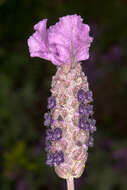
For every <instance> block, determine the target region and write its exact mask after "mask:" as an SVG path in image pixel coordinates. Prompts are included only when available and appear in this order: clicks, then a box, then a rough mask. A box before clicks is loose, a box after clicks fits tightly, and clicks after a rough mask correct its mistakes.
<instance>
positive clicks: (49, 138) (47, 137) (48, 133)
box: [46, 129, 53, 141]
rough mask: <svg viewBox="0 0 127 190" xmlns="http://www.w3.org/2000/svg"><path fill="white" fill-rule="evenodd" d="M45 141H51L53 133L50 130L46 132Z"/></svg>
mask: <svg viewBox="0 0 127 190" xmlns="http://www.w3.org/2000/svg"><path fill="white" fill-rule="evenodd" d="M46 139H47V140H49V141H51V140H52V139H53V131H52V129H47V131H46Z"/></svg>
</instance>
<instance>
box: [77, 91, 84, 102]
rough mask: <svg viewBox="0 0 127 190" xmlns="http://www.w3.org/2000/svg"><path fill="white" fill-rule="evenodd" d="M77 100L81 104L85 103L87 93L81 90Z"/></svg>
mask: <svg viewBox="0 0 127 190" xmlns="http://www.w3.org/2000/svg"><path fill="white" fill-rule="evenodd" d="M77 98H78V101H79V102H83V101H84V100H85V92H84V90H83V89H80V90H79V91H78V93H77Z"/></svg>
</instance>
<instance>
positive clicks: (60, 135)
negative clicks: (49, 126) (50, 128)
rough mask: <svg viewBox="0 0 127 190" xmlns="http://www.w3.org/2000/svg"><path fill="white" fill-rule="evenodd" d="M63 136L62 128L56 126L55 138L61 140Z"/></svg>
mask: <svg viewBox="0 0 127 190" xmlns="http://www.w3.org/2000/svg"><path fill="white" fill-rule="evenodd" d="M61 137H62V129H61V128H55V129H54V132H53V140H55V141H56V140H59V139H61Z"/></svg>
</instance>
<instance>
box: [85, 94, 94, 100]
mask: <svg viewBox="0 0 127 190" xmlns="http://www.w3.org/2000/svg"><path fill="white" fill-rule="evenodd" d="M85 97H86V99H87V100H88V101H89V102H93V93H92V91H87V92H86V93H85Z"/></svg>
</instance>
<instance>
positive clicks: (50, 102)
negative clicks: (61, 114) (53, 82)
mask: <svg viewBox="0 0 127 190" xmlns="http://www.w3.org/2000/svg"><path fill="white" fill-rule="evenodd" d="M55 106H56V101H55V98H54V97H53V96H51V97H49V98H48V106H47V108H48V109H53V108H54V107H55Z"/></svg>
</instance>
